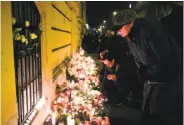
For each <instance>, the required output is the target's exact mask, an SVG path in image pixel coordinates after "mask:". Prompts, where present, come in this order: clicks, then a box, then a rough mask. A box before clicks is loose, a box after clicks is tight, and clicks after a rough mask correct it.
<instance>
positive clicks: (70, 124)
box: [67, 116, 75, 125]
mask: <svg viewBox="0 0 184 125" xmlns="http://www.w3.org/2000/svg"><path fill="white" fill-rule="evenodd" d="M67 125H75V121H74V119H73V118H72V117H71V116H68V117H67Z"/></svg>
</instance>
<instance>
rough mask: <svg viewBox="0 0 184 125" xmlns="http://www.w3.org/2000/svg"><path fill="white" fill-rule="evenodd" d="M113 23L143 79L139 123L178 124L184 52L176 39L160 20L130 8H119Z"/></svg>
mask: <svg viewBox="0 0 184 125" xmlns="http://www.w3.org/2000/svg"><path fill="white" fill-rule="evenodd" d="M113 25H114V30H116V31H117V33H118V34H119V35H121V36H122V37H124V38H126V40H127V43H128V45H129V48H130V51H131V53H132V55H133V57H134V61H135V63H136V65H137V67H138V68H139V75H140V78H141V82H143V83H144V93H143V94H144V96H143V97H144V99H143V104H142V109H143V120H142V121H141V123H140V125H170V124H171V125H175V124H179V123H177V122H178V119H177V117H178V116H177V115H176V114H175V113H176V112H175V108H174V107H175V102H176V101H177V99H178V96H179V95H178V94H177V91H176V88H177V85H178V84H180V83H179V81H180V80H179V78H181V77H180V75H181V56H180V53H181V52H180V48H179V47H178V45H177V42H176V41H175V39H174V38H173V37H172V35H171V34H169V33H168V32H167V31H166V29H164V26H163V24H162V23H161V22H160V21H157V20H148V19H145V18H142V19H137V18H136V14H135V12H133V11H132V10H130V9H129V10H122V11H120V12H118V14H117V15H116V16H114V17H113ZM181 103H182V102H181Z"/></svg>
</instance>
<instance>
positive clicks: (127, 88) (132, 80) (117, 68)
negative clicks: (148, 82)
mask: <svg viewBox="0 0 184 125" xmlns="http://www.w3.org/2000/svg"><path fill="white" fill-rule="evenodd" d="M126 66H127V65H126ZM109 74H115V75H116V77H117V80H116V81H112V80H108V79H107V76H108V75H109ZM134 75H135V76H134ZM135 84H138V83H137V79H136V73H135V71H134V73H133V74H131V70H128V68H127V67H126V68H125V66H124V65H122V63H121V64H115V65H114V66H113V67H112V68H108V67H106V68H105V73H104V79H103V81H102V86H101V91H102V93H103V94H104V96H105V97H107V98H108V100H109V103H111V104H116V103H120V102H124V103H127V97H128V96H129V94H130V92H131V91H132V90H133V88H134V86H135Z"/></svg>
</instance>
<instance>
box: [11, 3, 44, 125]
mask: <svg viewBox="0 0 184 125" xmlns="http://www.w3.org/2000/svg"><path fill="white" fill-rule="evenodd" d="M12 16H13V17H14V18H13V35H14V36H13V41H14V61H15V76H16V94H17V103H18V125H22V124H23V123H24V122H25V120H26V119H27V118H28V116H29V115H30V113H31V112H32V110H33V108H34V107H35V105H36V103H37V102H38V101H39V99H40V98H41V96H42V79H41V78H42V73H41V39H40V37H41V30H40V14H39V12H38V9H37V7H36V5H35V3H34V2H31V1H30V2H26V1H21V2H19V1H14V2H12Z"/></svg>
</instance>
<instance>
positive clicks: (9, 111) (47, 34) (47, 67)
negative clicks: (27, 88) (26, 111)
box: [1, 1, 82, 125]
mask: <svg viewBox="0 0 184 125" xmlns="http://www.w3.org/2000/svg"><path fill="white" fill-rule="evenodd" d="M35 3H36V6H37V7H38V10H39V12H40V15H41V24H42V27H43V33H42V39H41V54H42V55H41V56H42V84H43V85H42V88H43V89H42V90H43V91H42V93H43V95H44V96H45V97H46V98H47V100H46V103H47V104H48V105H49V104H50V103H51V102H52V101H53V98H54V96H55V86H56V85H55V83H53V79H52V77H53V74H52V73H53V69H54V68H55V67H56V66H57V65H59V64H60V63H61V62H62V61H63V60H64V59H65V58H66V57H67V56H71V55H72V54H73V53H75V52H76V51H77V48H78V47H79V46H80V41H81V38H80V36H79V35H80V33H81V31H80V30H81V27H82V24H81V23H79V21H78V20H81V19H80V17H79V15H80V13H81V11H80V8H81V6H80V2H69V1H68V2H65V1H58V2H52V1H46V2H41V1H40V2H39V1H36V2H35ZM70 3H72V4H71V5H69V4H70ZM1 6H2V7H1V9H2V14H1V16H2V22H1V23H2V123H1V125H6V124H7V122H9V121H10V120H11V118H12V117H14V116H16V114H17V106H16V89H15V87H16V86H15V71H14V55H13V40H12V23H11V17H12V16H11V2H2V5H1ZM70 7H72V8H73V9H71V8H70ZM76 10H77V11H76ZM61 13H62V14H61ZM63 14H64V15H65V16H63ZM67 18H68V19H67ZM53 29H57V30H53ZM63 31H64V32H63ZM65 45H68V46H66V47H64V48H62V47H63V46H65ZM59 48H61V49H59ZM44 111H46V110H45V109H44ZM44 111H43V112H44ZM44 115H46V114H44ZM44 115H40V116H41V117H40V118H42V120H41V119H40V118H37V119H36V120H37V121H38V122H34V125H37V124H38V125H40V124H41V122H43V119H45V118H44V117H45V116H44ZM36 120H35V121H36ZM11 125H14V124H11Z"/></svg>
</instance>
